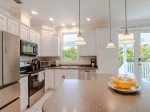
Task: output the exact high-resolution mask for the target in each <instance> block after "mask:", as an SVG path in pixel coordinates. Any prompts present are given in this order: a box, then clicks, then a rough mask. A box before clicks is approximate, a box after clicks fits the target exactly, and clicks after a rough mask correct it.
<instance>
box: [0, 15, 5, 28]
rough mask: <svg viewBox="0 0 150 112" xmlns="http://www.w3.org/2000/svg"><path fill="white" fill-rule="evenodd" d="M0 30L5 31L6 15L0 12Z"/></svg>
mask: <svg viewBox="0 0 150 112" xmlns="http://www.w3.org/2000/svg"><path fill="white" fill-rule="evenodd" d="M0 30H2V31H7V17H6V16H4V15H2V14H0Z"/></svg>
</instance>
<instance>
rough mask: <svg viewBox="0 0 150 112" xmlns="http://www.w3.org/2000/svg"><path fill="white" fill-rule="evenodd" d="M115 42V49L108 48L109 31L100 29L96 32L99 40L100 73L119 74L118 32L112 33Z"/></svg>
mask: <svg viewBox="0 0 150 112" xmlns="http://www.w3.org/2000/svg"><path fill="white" fill-rule="evenodd" d="M112 33H113V34H112V38H113V42H114V43H115V45H116V48H114V49H108V48H106V45H107V44H108V42H109V38H110V36H109V29H108V28H100V29H97V30H96V39H97V63H98V71H97V72H98V73H105V74H117V73H118V38H117V31H115V30H114V31H112Z"/></svg>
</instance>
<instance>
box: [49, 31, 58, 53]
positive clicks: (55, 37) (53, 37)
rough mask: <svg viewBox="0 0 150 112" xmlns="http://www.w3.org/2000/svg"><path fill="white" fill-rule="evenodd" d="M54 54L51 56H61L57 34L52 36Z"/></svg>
mask: <svg viewBox="0 0 150 112" xmlns="http://www.w3.org/2000/svg"><path fill="white" fill-rule="evenodd" d="M51 41H52V42H51V44H52V49H53V50H52V53H51V56H59V55H60V39H59V36H58V35H57V34H54V35H52V40H51Z"/></svg>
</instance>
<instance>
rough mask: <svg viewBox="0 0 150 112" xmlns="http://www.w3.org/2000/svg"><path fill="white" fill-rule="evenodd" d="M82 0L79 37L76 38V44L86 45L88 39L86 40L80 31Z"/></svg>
mask: <svg viewBox="0 0 150 112" xmlns="http://www.w3.org/2000/svg"><path fill="white" fill-rule="evenodd" d="M80 21H81V20H80V0H79V33H78V36H77V38H76V41H75V44H76V45H85V44H86V41H85V40H84V38H83V37H82V35H81V31H80V29H81V28H80V26H81V24H80Z"/></svg>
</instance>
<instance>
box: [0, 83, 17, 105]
mask: <svg viewBox="0 0 150 112" xmlns="http://www.w3.org/2000/svg"><path fill="white" fill-rule="evenodd" d="M19 87H20V84H19V83H17V84H14V85H12V86H9V87H7V88H4V89H2V90H0V96H3V98H1V99H0V107H2V106H3V105H6V104H7V103H9V102H10V101H13V100H14V99H16V98H18V97H19V96H20V89H19Z"/></svg>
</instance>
